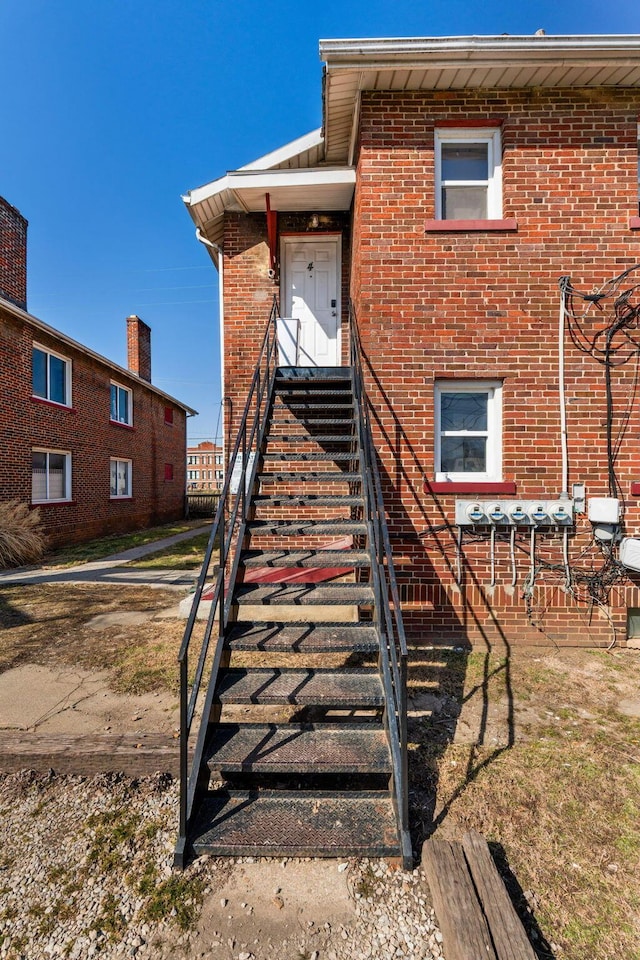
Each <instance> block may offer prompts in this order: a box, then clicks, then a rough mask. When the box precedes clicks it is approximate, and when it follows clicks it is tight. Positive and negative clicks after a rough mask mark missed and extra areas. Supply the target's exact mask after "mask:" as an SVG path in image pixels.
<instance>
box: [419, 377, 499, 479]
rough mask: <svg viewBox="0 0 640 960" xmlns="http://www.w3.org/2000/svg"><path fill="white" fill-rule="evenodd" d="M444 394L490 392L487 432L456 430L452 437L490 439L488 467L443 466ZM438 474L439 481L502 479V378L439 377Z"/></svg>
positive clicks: (436, 405) (436, 392)
mask: <svg viewBox="0 0 640 960" xmlns="http://www.w3.org/2000/svg"><path fill="white" fill-rule="evenodd" d="M443 393H486V394H487V397H488V402H487V429H486V431H455V432H449V434H448V435H449V436H471V437H473V436H485V437H486V440H487V448H486V467H487V469H486V470H485V471H482V472H479V471H478V472H471V471H469V472H462V471H455V472H453V471H452V472H446V471H443V470H441V469H440V466H441V459H440V458H441V438H442V430H441V426H440V424H441V405H440V398H441V395H442V394H443ZM434 475H435V479H436V482H442V481H447V480H451V481H454V482H456V481H473V480H475V481H478V482H481V483H499V482H501V481H502V381H501V380H437V381H436V383H435V386H434Z"/></svg>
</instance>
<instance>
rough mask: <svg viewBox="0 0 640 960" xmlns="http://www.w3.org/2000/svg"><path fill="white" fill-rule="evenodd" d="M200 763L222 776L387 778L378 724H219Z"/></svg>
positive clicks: (388, 768) (382, 734) (388, 762)
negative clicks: (358, 775) (383, 775)
mask: <svg viewBox="0 0 640 960" xmlns="http://www.w3.org/2000/svg"><path fill="white" fill-rule="evenodd" d="M205 762H206V763H208V765H209V768H210V769H212V770H219V771H222V772H223V773H225V772H229V773H235V772H240V771H255V772H263V773H281V772H282V773H284V772H297V773H312V772H317V773H389V772H390V771H391V757H390V753H389V745H388V742H387V737H386V733H385V731H384V729H383V728H382V727H381V726H380V725H379V724H375V725H374V724H362V723H360V724H329V723H326V724H316V725H314V724H309V723H285V724H274V723H220V724H217V725H216V726H215V728H213V730H212V733H211V736H210V737H209V738H208V741H207V747H206V751H205Z"/></svg>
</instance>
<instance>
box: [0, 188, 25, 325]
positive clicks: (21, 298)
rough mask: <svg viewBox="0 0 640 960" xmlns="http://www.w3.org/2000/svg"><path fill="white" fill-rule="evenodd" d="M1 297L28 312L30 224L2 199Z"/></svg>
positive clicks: (0, 205)
mask: <svg viewBox="0 0 640 960" xmlns="http://www.w3.org/2000/svg"><path fill="white" fill-rule="evenodd" d="M0 297H4V298H5V300H11V302H12V303H15V304H16V305H17V306H18V307H21V308H22V309H23V310H26V309H27V221H26V220H25V218H24V217H23V216H22V214H21V213H20V212H19V211H18V210H16V208H15V207H12V206H11V204H10V203H7V201H6V200H5V199H4V198H3V197H0Z"/></svg>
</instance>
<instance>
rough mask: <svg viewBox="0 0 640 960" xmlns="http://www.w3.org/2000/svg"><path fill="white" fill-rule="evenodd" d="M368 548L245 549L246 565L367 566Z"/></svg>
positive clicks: (241, 559) (243, 560) (244, 563)
mask: <svg viewBox="0 0 640 960" xmlns="http://www.w3.org/2000/svg"><path fill="white" fill-rule="evenodd" d="M370 562H371V561H370V557H369V554H368V553H367V552H366V550H244V551H243V553H242V556H241V557H240V563H241V564H242V565H243V566H245V567H367V566H369V564H370Z"/></svg>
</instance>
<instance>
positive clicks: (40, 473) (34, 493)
mask: <svg viewBox="0 0 640 960" xmlns="http://www.w3.org/2000/svg"><path fill="white" fill-rule="evenodd" d="M70 499H71V454H70V453H69V451H68V450H32V451H31V501H32V502H33V503H51V502H55V501H63V500H70Z"/></svg>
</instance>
